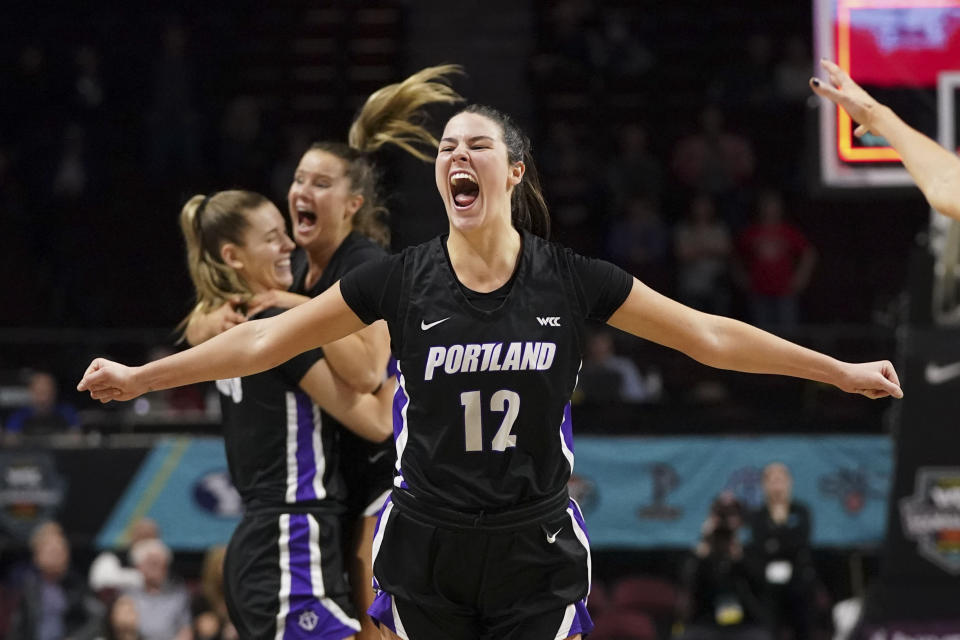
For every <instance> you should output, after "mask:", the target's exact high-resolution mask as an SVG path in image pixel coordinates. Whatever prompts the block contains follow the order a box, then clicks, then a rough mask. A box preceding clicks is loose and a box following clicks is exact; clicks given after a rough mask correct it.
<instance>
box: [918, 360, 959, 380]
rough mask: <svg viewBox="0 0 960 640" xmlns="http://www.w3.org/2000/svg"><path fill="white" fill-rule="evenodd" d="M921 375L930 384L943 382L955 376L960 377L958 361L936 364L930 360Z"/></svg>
mask: <svg viewBox="0 0 960 640" xmlns="http://www.w3.org/2000/svg"><path fill="white" fill-rule="evenodd" d="M923 377H924V378H926V379H927V382H929V383H930V384H943V383H944V382H949V381H950V380H953V379H954V378H956V377H960V362H954V363H952V364H945V365H942V366H941V365H936V364H933V363H932V362H928V363H927V368H926V369H924V371H923Z"/></svg>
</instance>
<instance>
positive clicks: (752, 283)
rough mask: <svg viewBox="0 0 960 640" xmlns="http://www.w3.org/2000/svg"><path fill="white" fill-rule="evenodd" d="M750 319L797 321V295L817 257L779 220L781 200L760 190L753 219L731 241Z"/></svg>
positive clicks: (784, 324)
mask: <svg viewBox="0 0 960 640" xmlns="http://www.w3.org/2000/svg"><path fill="white" fill-rule="evenodd" d="M737 250H738V253H739V257H740V260H741V267H742V271H743V273H742V274H741V275H742V278H741V280H742V281H744V284H745V286H746V289H747V291H748V293H749V298H750V315H751V321H752V322H753V323H754V324H756V325H758V326H766V327H770V326H780V327H790V326H793V325H795V324H796V323H797V320H798V317H799V314H798V310H797V297H798V296H799V294H800V293H801V292H803V290H804V289H806V287H807V285H808V284H809V283H810V275H811V273H812V272H813V267H814V265H815V264H816V261H817V253H816V250H815V249H814V248H813V245H811V244H810V241H809V240H807V238H806V236H804V235H803V233H802V232H801V231H800V230H799V229H797V227H795V226H793V225H792V224H790V223H789V222H786V221H785V220H784V212H783V199H782V198H781V197H780V194H779V193H777V192H775V191H765V192H763V193H761V194H760V196H759V198H758V201H757V221H756V222H754V223H753V224H751V225H750V226H748V227H747V228H746V229H744V230H743V231H742V232H741V233H740V235H739V237H738V238H737Z"/></svg>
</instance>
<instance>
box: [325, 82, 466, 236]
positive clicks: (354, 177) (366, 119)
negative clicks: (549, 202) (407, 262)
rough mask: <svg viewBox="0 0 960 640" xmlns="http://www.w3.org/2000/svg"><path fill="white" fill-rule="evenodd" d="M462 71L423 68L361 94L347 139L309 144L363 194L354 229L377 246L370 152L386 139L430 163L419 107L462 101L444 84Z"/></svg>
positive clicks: (380, 225)
mask: <svg viewBox="0 0 960 640" xmlns="http://www.w3.org/2000/svg"><path fill="white" fill-rule="evenodd" d="M462 72H463V70H462V68H461V67H460V66H458V65H454V64H447V65H440V66H437V67H427V68H426V69H422V70H420V71H418V72H417V73H415V74H413V75H411V76H410V77H409V78H407V79H406V80H404V81H403V82H398V83H396V84H391V85H387V86H386V87H383V88H382V89H379V90H377V91H375V92H373V93H372V94H370V97H369V98H367V101H366V102H365V103H364V105H363V108H362V109H360V112H359V113H358V114H357V117H356V118H355V119H354V121H353V124H352V125H351V126H350V134H349V136H348V141H349V142H348V144H343V143H339V142H317V143H314V144H313V145H312V146H311V147H310V150H311V151H324V152H326V153H329V154H332V155H335V156H337V157H338V158H340V159H341V160H343V162H344V164H345V165H346V170H345V174H346V176H347V179H349V180H350V189H351V191H352V192H353V193H355V194H360V195H362V196H363V205H361V207H360V209H359V210H358V211H357V212H356V213H355V214H354V216H353V230H354V231H357V232H358V233H360V234H362V235H364V236H366V237H368V238H370V239H371V240H373V241H374V242H377V243H379V244H381V245H382V246H387V245H389V244H390V228H389V227H388V225H387V220H386V218H387V208H386V207H385V206H384V204H383V201H382V199H381V197H380V194H379V193H378V192H377V182H378V175H377V171H376V168H375V167H374V165H373V162H372V161H371V159H370V153H372V152H374V151H376V150H378V149H380V148H381V147H383V146H384V145H387V144H392V145H395V146H397V147H400V148H401V149H403V150H404V151H406V152H407V153H409V154H410V155H412V156H414V157H415V158H418V159H420V160H423V161H424V162H433V160H434V154H433V153H432V151H433V150H434V149H436V147H437V139H436V138H435V137H434V136H433V135H432V134H431V133H430V132H429V131H427V129H426V128H425V127H424V126H423V125H422V124H421V123H422V121H423V120H424V119H425V117H426V115H425V113H424V112H423V107H425V106H426V105H428V104H433V103H445V104H453V103H456V102H462V101H463V98H461V97H460V95H459V94H457V92H456V91H454V90H453V89H452V88H451V87H450V86H449V85H448V84H446V83H447V82H448V81H449V76H451V75H453V74H456V73H462ZM426 150H429V151H430V153H429V154H428V153H427V152H426Z"/></svg>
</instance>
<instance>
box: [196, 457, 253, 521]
mask: <svg viewBox="0 0 960 640" xmlns="http://www.w3.org/2000/svg"><path fill="white" fill-rule="evenodd" d="M193 499H194V500H196V501H197V504H198V505H199V506H200V507H201V508H202V509H204V510H206V511H208V512H210V513H212V514H213V515H216V516H221V517H224V518H236V517H239V516H241V515H242V514H243V500H242V499H241V498H240V493H239V492H237V490H236V489H235V488H234V486H233V483H232V482H230V474H229V473H227V470H226V469H218V470H216V471H210V472H208V473H206V474H204V475H203V476H202V477H201V478H199V479H198V480H197V481H196V483H195V484H194V485H193Z"/></svg>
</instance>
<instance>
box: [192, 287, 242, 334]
mask: <svg viewBox="0 0 960 640" xmlns="http://www.w3.org/2000/svg"><path fill="white" fill-rule="evenodd" d="M243 303H244V301H243V297H242V296H233V297H231V298H230V299H229V300H227V301H226V302H224V303H223V304H221V305H220V306H219V307H217V308H216V309H214V310H213V311H210V312H209V313H195V314H192V315H191V316H190V320H189V321H188V322H187V326H186V329H185V331H184V337H186V339H187V343H188V344H190V345H194V346H195V345H198V344H200V343H202V342H206V341H207V340H209V339H210V338H212V337H214V336H218V335H220V334H221V333H223V332H224V331H226V330H227V329H231V328H233V327H235V326H236V325H238V324H240V323H242V322H246V321H247V317H246V316H244V315H243V314H242V313H240V308H241V307H242V306H243Z"/></svg>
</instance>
